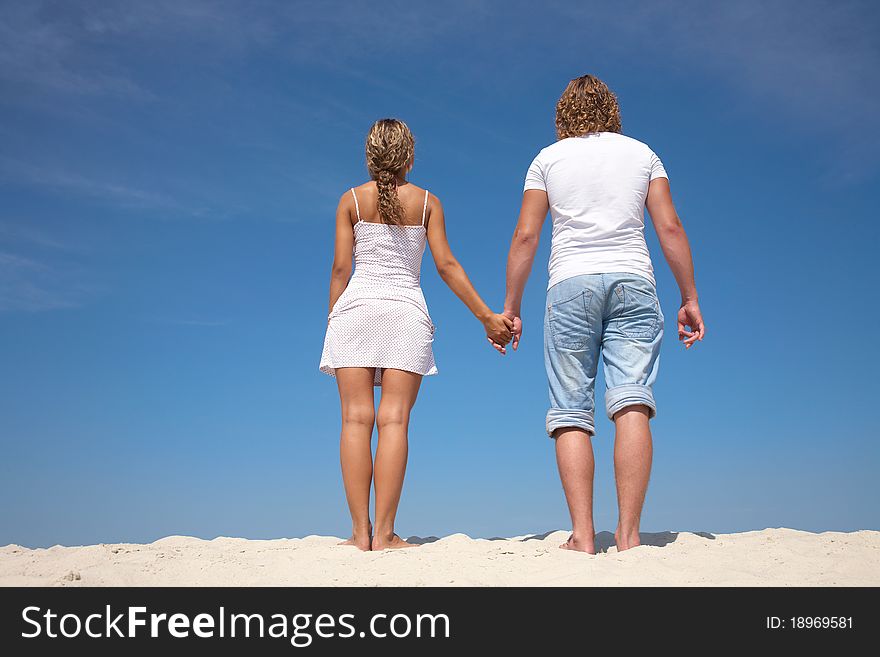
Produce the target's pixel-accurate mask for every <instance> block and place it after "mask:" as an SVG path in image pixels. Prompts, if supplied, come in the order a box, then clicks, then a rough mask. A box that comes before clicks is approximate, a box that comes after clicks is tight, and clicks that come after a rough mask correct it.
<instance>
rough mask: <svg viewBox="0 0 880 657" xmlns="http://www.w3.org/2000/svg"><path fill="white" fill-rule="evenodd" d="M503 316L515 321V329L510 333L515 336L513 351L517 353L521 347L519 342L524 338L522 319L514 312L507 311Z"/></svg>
mask: <svg viewBox="0 0 880 657" xmlns="http://www.w3.org/2000/svg"><path fill="white" fill-rule="evenodd" d="M501 314H502V315H504V316H505V317H507V318H508V319H510V320H511V321H513V328H512V329H511V331H510V332H511V333H512V334H513V350H514V351H516V350H517V348H518V347H519V340H520V338H521V337H522V317H520V316H519V315H517V314H516V313H514V312H513V311H512V310H505V311H504V312H503V313H501Z"/></svg>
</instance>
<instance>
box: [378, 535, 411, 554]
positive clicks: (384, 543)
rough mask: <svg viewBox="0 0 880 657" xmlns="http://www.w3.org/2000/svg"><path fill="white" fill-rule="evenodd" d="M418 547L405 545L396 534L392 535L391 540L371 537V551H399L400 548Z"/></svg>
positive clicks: (409, 544)
mask: <svg viewBox="0 0 880 657" xmlns="http://www.w3.org/2000/svg"><path fill="white" fill-rule="evenodd" d="M415 547H419V546H418V545H416V544H415V543H407V542H406V541H404V540H403V539H402V538H400V536H398V535H397V534H392V535H391V538H383V537H379V536H374V537H373V544H372V549H373V550H399V549H401V548H415Z"/></svg>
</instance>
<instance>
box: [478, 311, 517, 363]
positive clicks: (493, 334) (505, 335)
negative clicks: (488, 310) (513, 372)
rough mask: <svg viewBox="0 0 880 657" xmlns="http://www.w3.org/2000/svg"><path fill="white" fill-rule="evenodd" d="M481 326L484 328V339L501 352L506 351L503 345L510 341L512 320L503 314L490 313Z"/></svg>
mask: <svg viewBox="0 0 880 657" xmlns="http://www.w3.org/2000/svg"><path fill="white" fill-rule="evenodd" d="M483 327H484V328H485V329H486V339H487V340H489V342H491V343H492V345H493V346H495V348H496V349H498V351H500V352H501V353H502V354H504V353H506V350H505V349H504V346H505V345H506V344H507V343H508V342H510V338H511V332H512V330H513V320H511V319H509V318H508V317H506V316H505V315H501V314H492V315H490V316H489V317H487V318H486V320H485V321H484V322H483Z"/></svg>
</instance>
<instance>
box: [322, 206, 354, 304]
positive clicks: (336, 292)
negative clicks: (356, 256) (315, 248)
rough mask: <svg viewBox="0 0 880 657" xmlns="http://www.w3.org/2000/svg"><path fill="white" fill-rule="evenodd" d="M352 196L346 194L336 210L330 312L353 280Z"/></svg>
mask: <svg viewBox="0 0 880 657" xmlns="http://www.w3.org/2000/svg"><path fill="white" fill-rule="evenodd" d="M352 204H353V203H352V198H351V194H349V193H346V194H343V195H342V198H340V199H339V206H338V207H337V208H336V246H335V248H334V252H333V267H332V269H331V270H330V310H328V311H327V312H328V314H329V313H330V312H332V311H333V306H335V305H336V301H337V300H338V299H339V297H340V296H342V293H343V292H345V288H346V287H348V279H349V278H351V258H352V251H353V250H354V229H353V228H352V226H351V205H352Z"/></svg>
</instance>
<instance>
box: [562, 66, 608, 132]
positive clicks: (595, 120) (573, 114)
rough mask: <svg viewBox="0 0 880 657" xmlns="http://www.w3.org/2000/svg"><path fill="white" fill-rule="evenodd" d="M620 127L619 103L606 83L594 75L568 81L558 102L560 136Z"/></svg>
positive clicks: (605, 130)
mask: <svg viewBox="0 0 880 657" xmlns="http://www.w3.org/2000/svg"><path fill="white" fill-rule="evenodd" d="M620 130H621V126H620V106H619V105H618V104H617V97H616V96H615V95H614V93H613V92H612V91H611V89H609V88H608V85H607V84H605V83H604V82H602V80H600V79H599V78H597V77H595V76H593V75H582V76H581V77H579V78H575V79H574V80H572V81H571V82H569V83H568V86H567V87H566V88H565V91H563V92H562V96H561V97H560V98H559V102H558V103H556V138H557V139H565V138H567V137H579V136H581V135H585V134H587V133H588V132H620Z"/></svg>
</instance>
